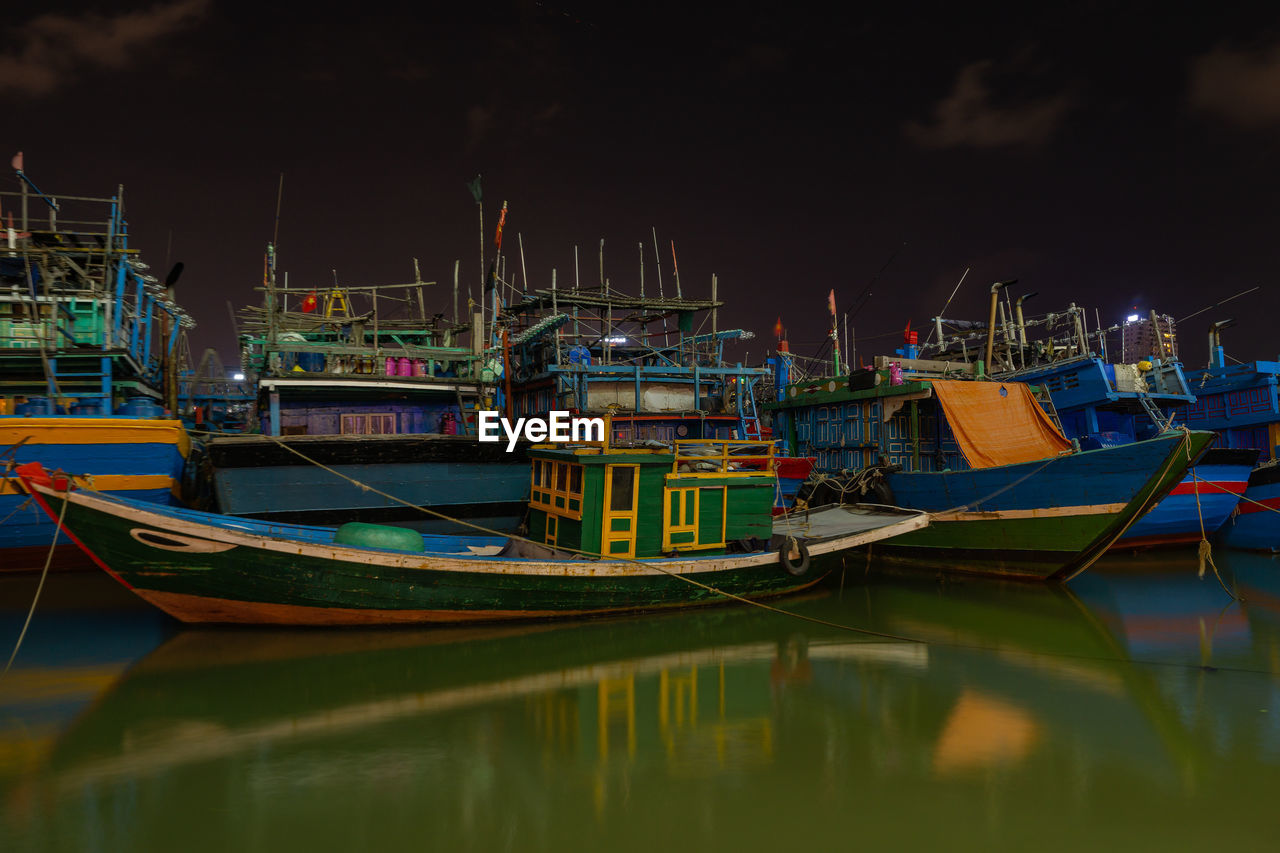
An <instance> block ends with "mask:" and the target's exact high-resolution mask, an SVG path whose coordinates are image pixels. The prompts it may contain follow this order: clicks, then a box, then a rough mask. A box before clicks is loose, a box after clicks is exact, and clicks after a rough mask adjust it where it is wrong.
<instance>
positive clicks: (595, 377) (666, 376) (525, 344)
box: [504, 284, 769, 443]
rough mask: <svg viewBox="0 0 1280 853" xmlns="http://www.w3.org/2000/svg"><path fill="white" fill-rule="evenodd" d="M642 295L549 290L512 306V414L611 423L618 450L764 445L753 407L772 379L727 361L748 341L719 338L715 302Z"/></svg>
mask: <svg viewBox="0 0 1280 853" xmlns="http://www.w3.org/2000/svg"><path fill="white" fill-rule="evenodd" d="M712 290H713V293H714V291H715V285H714V284H713V285H712ZM640 291H641V295H639V296H633V295H628V294H624V293H620V292H618V291H617V290H615V289H613V288H612V287H611V286H604V287H601V288H598V289H597V288H593V289H580V288H574V289H568V290H558V289H554V288H553V289H544V290H536V291H534V292H531V293H524V294H522V295H519V296H518V297H513V298H512V299H511V300H510V304H509V306H508V307H507V308H506V309H505V315H506V316H507V317H508V318H509V320H510V322H511V323H512V330H511V333H510V334H509V337H508V343H507V348H508V354H507V357H506V359H507V361H509V363H510V364H511V368H512V369H511V377H510V378H511V383H510V391H509V393H510V395H511V400H512V410H513V411H514V413H515V414H516V415H518V416H525V417H528V416H535V417H546V416H547V414H548V413H549V412H551V411H553V410H567V411H573V412H575V413H577V414H580V415H583V416H600V417H608V418H609V419H610V420H611V423H612V427H611V429H612V435H611V436H610V440H611V441H613V442H615V443H618V442H628V441H633V442H644V441H659V442H671V441H677V440H682V439H738V440H753V439H761V437H762V436H761V431H760V417H759V413H758V412H757V410H756V402H755V398H756V390H757V385H758V383H760V382H761V381H762V380H765V379H766V378H768V376H769V371H768V369H767V368H763V367H744V366H743V365H742V364H741V363H736V364H733V363H728V362H727V361H726V360H725V345H726V344H730V343H735V342H741V341H747V340H750V339H751V338H752V337H753V335H752V333H751V332H747V331H744V330H742V329H720V328H718V327H717V315H718V309H719V308H721V307H723V305H724V303H723V302H720V301H719V300H717V299H716V298H715V297H714V296H713V297H712V298H711V299H710V300H699V299H690V298H686V297H683V296H677V297H665V296H662V295H661V294H658V295H654V294H653V293H652V292H650V293H649V294H648V295H647V296H646V295H644V288H643V285H641V288H640ZM702 330H705V331H702ZM504 390H505V389H504Z"/></svg>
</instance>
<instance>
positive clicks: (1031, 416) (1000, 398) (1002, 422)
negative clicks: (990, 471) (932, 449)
mask: <svg viewBox="0 0 1280 853" xmlns="http://www.w3.org/2000/svg"><path fill="white" fill-rule="evenodd" d="M931 384H932V385H933V393H934V394H936V395H937V397H938V402H939V403H941V404H942V410H943V411H944V412H945V413H946V415H947V423H948V424H950V426H951V432H952V433H953V434H954V435H955V437H956V443H957V444H959V445H960V452H961V453H963V454H964V458H965V459H967V460H968V461H969V465H970V467H973V468H994V467H995V466H996V465H1016V464H1018V463H1019V462H1034V461H1035V460H1037V459H1046V458H1048V457H1050V456H1057V455H1058V454H1059V453H1061V452H1062V451H1064V450H1070V449H1071V442H1069V441H1067V440H1066V439H1065V438H1063V436H1062V433H1060V432H1058V428H1057V427H1055V426H1054V425H1053V421H1051V420H1049V416H1048V415H1046V414H1045V413H1044V410H1043V409H1041V408H1040V404H1039V403H1037V402H1036V400H1035V397H1033V396H1031V389H1030V388H1028V387H1027V386H1026V385H1023V384H1021V383H1019V382H1005V383H1000V382H960V381H956V380H936V381H934V382H932V383H931Z"/></svg>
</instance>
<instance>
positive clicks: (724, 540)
mask: <svg viewBox="0 0 1280 853" xmlns="http://www.w3.org/2000/svg"><path fill="white" fill-rule="evenodd" d="M751 448H761V449H765V450H767V451H768V452H767V454H761V455H756V456H747V455H739V454H735V453H734V450H735V449H737V450H750V449H751ZM772 449H773V448H772V446H770V445H765V446H763V447H762V446H761V445H760V444H759V443H758V442H756V443H752V442H740V441H723V440H687V441H677V442H675V445H674V447H673V448H625V449H624V448H611V447H608V446H607V445H590V446H566V445H540V446H536V447H534V448H532V449H530V451H529V458H530V460H531V462H532V474H531V483H530V494H529V507H530V513H529V536H530V538H531V539H534V540H536V541H539V542H543V543H545V544H546V545H548V546H551V547H554V548H557V549H561V550H565V551H572V552H582V553H586V554H592V555H595V554H598V555H600V556H601V557H605V558H609V557H633V558H645V557H659V556H664V555H670V554H674V553H678V552H688V551H698V552H707V553H716V552H723V551H725V550H726V548H727V546H728V545H729V544H730V543H734V542H739V541H743V540H750V539H757V540H760V541H761V542H764V541H767V540H768V539H769V537H770V536H771V535H772V533H773V516H772V512H773V503H774V490H775V487H776V479H775V475H774V470H773V461H774V460H773V456H772Z"/></svg>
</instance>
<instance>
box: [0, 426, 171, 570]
mask: <svg viewBox="0 0 1280 853" xmlns="http://www.w3.org/2000/svg"><path fill="white" fill-rule="evenodd" d="M0 430H3V434H4V436H5V439H4V441H3V442H0V444H3V445H5V446H3V447H0V451H4V450H6V449H8V446H9V445H10V444H15V445H16V447H15V448H14V449H13V450H12V451H10V452H9V453H8V455H7V457H6V458H7V459H13V460H14V461H15V462H17V463H19V464H21V463H25V462H39V463H41V464H42V465H44V466H45V468H47V469H48V470H50V471H54V470H62V471H65V472H68V473H71V474H74V475H77V476H86V477H87V478H89V479H87V480H86V481H85V482H87V483H90V484H92V486H93V487H94V488H95V489H97V490H99V491H101V492H104V493H106V494H111V495H119V496H122V497H130V498H136V499H138V500H143V501H147V502H149V503H159V504H165V505H174V504H177V503H178V501H177V497H176V496H175V495H174V492H173V489H174V487H175V485H177V484H178V483H180V482H181V478H182V468H183V464H184V461H185V458H186V448H187V442H186V439H185V434H183V433H182V431H181V428H180V426H179V425H178V422H177V421H170V422H163V421H156V420H154V419H134V418H125V417H115V418H104V417H97V418H79V417H75V416H67V417H56V418H38V419H35V418H20V417H0ZM95 430H97V431H99V432H100V434H101V435H102V437H103V441H101V442H96V443H95V442H92V441H88V440H80V441H74V442H72V441H66V440H65V437H66V436H67V435H68V434H80V433H86V434H89V435H91V434H92V433H93V431H95ZM135 434H136V436H137V437H138V439H139V440H137V441H130V440H129V439H130V438H131V437H132V436H134V435H135ZM156 437H165V438H168V439H170V440H169V441H154V440H145V439H154V438H156ZM22 438H26V439H28V440H27V441H26V443H22V444H17V442H18V441H20V440H21V439H22ZM0 522H3V523H0V570H4V571H38V570H40V569H42V568H43V567H44V565H45V562H46V560H47V559H48V552H49V547H50V545H52V544H53V543H54V536H53V533H54V523H53V521H52V520H51V519H50V518H49V517H48V516H46V515H45V514H44V513H43V512H41V511H40V509H39V507H36V506H35V505H34V504H33V503H28V502H27V497H26V495H24V494H22V492H21V489H20V488H19V487H18V483H17V480H16V479H15V478H0ZM51 566H52V567H54V568H59V569H69V568H84V569H88V568H92V565H91V564H90V563H89V562H88V561H87V560H86V559H84V557H83V555H82V554H81V553H80V551H79V550H78V549H77V548H75V547H74V546H71V545H70V544H69V543H68V544H67V545H60V546H59V547H58V550H57V551H56V553H55V556H54V559H53V562H52V563H51Z"/></svg>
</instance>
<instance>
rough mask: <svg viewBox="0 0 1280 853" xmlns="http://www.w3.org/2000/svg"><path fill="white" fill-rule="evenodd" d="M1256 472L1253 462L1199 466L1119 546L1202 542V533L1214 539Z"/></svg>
mask: <svg viewBox="0 0 1280 853" xmlns="http://www.w3.org/2000/svg"><path fill="white" fill-rule="evenodd" d="M1215 452H1216V451H1212V450H1211V451H1209V453H1210V454H1213V453H1215ZM1252 470H1253V466H1252V464H1250V463H1241V464H1204V463H1203V462H1201V464H1199V465H1197V466H1196V470H1195V476H1194V477H1193V476H1192V475H1190V474H1189V475H1187V477H1186V478H1184V479H1183V481H1182V482H1181V483H1179V484H1178V485H1177V486H1176V487H1175V488H1174V490H1173V492H1172V493H1171V494H1170V495H1169V496H1168V497H1166V498H1165V499H1164V500H1162V501H1160V503H1158V504H1156V505H1155V507H1154V508H1152V510H1151V511H1150V512H1149V513H1147V514H1146V515H1145V516H1143V517H1142V518H1141V519H1139V520H1138V522H1137V523H1136V524H1134V525H1133V526H1132V527H1130V528H1129V531H1128V532H1127V533H1125V535H1124V536H1122V537H1120V540H1119V541H1118V542H1117V543H1116V545H1115V547H1117V548H1124V547H1145V546H1149V545H1169V544H1176V543H1179V542H1198V541H1200V538H1201V533H1202V531H1203V535H1204V536H1206V537H1210V538H1212V536H1213V534H1214V533H1215V532H1216V531H1217V530H1218V529H1219V528H1220V527H1222V526H1223V525H1224V524H1225V523H1226V521H1227V519H1228V518H1230V517H1231V513H1232V512H1234V511H1235V508H1236V506H1237V505H1238V504H1239V503H1240V495H1241V494H1242V493H1243V492H1244V489H1245V484H1246V483H1248V481H1249V473H1250V471H1252ZM1197 498H1198V501H1197ZM1202 519H1203V526H1202Z"/></svg>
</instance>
